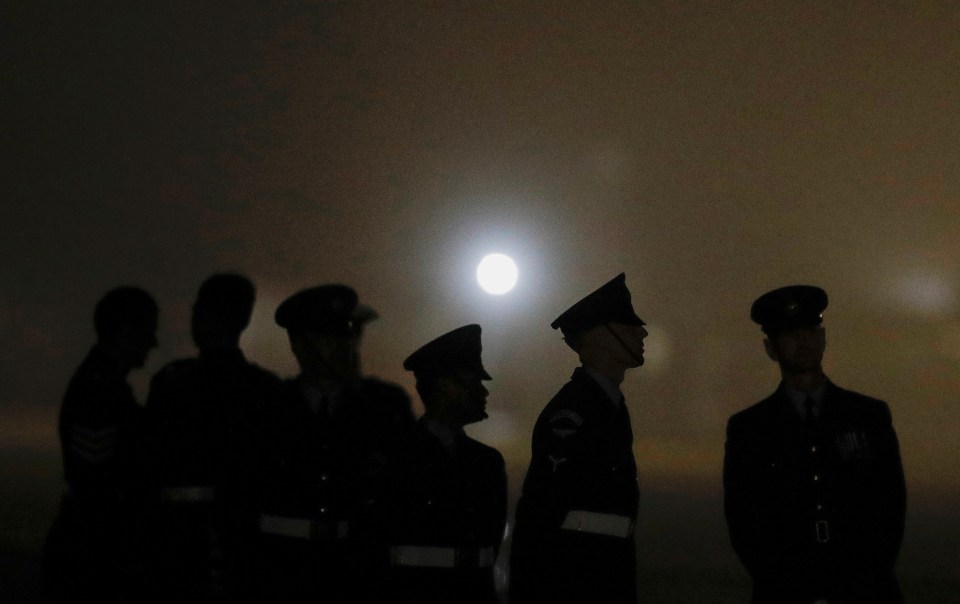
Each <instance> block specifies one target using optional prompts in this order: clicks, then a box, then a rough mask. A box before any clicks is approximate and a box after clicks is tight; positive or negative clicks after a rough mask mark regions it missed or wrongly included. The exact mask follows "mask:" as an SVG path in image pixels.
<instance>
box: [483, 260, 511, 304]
mask: <svg viewBox="0 0 960 604" xmlns="http://www.w3.org/2000/svg"><path fill="white" fill-rule="evenodd" d="M517 276H518V273H517V265H516V264H514V262H513V260H512V259H511V258H510V256H507V255H504V254H489V255H487V256H484V257H483V260H481V261H480V264H479V265H478V266H477V283H479V284H480V287H482V288H483V291H485V292H487V293H488V294H493V295H495V296H500V295H503V294H505V293H507V292H508V291H510V290H511V289H513V286H515V285H516V284H517Z"/></svg>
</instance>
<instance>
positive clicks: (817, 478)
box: [813, 474, 820, 482]
mask: <svg viewBox="0 0 960 604" xmlns="http://www.w3.org/2000/svg"><path fill="white" fill-rule="evenodd" d="M819 480H820V475H819V474H814V475H813V481H814V482H818V481H819Z"/></svg>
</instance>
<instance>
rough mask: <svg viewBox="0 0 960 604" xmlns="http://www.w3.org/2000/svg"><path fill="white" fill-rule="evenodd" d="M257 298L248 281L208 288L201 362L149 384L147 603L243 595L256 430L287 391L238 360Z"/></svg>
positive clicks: (225, 277)
mask: <svg viewBox="0 0 960 604" xmlns="http://www.w3.org/2000/svg"><path fill="white" fill-rule="evenodd" d="M255 293H256V292H255V289H254V286H253V283H251V282H250V280H249V279H247V278H246V277H244V276H241V275H236V274H215V275H212V276H211V277H209V278H207V279H206V280H205V281H204V282H203V283H202V284H201V285H200V289H199V291H198V292H197V298H196V301H195V302H194V305H193V312H192V316H191V323H190V325H191V335H192V337H193V341H194V343H195V344H196V346H197V348H198V350H199V355H198V356H197V357H196V358H190V359H181V360H177V361H173V362H171V363H169V364H167V365H166V366H164V367H163V368H162V369H161V370H160V371H159V372H158V373H157V375H156V376H154V378H153V380H152V382H151V385H150V394H149V396H148V397H147V404H146V407H145V410H144V434H145V438H144V441H145V444H144V454H143V458H144V459H143V470H144V471H145V472H146V474H147V482H148V485H149V489H148V492H147V505H146V514H145V517H144V521H143V522H142V526H141V528H140V530H139V531H138V532H139V534H140V540H141V544H140V547H141V549H142V551H143V552H144V556H145V564H144V569H143V576H144V586H143V593H142V594H141V599H142V600H143V601H144V602H169V601H171V600H174V601H179V600H187V601H190V602H218V601H235V600H236V598H237V597H238V594H237V592H242V591H243V587H242V585H243V583H244V576H243V575H244V573H243V572H242V571H241V570H240V568H239V567H238V564H239V563H240V561H241V560H242V559H243V558H244V554H243V551H244V547H245V546H246V545H247V542H248V539H247V538H246V536H247V535H249V527H248V526H247V525H248V524H250V520H249V518H248V517H247V515H245V514H244V513H243V511H244V510H245V509H246V508H247V507H248V504H247V499H248V493H246V492H245V490H244V487H245V485H247V483H248V482H249V477H248V476H247V475H246V474H247V472H249V468H248V467H247V463H246V462H247V461H248V459H247V458H248V455H249V443H250V441H251V432H252V430H254V429H255V427H254V426H252V425H251V420H252V418H254V417H256V416H257V415H258V414H259V413H261V409H262V408H263V407H265V406H266V405H268V404H270V403H271V402H273V401H275V400H276V399H277V397H278V395H279V389H280V380H279V378H277V377H276V376H275V375H273V374H272V373H270V372H269V371H267V370H265V369H261V368H260V367H258V366H257V365H255V364H253V363H250V362H249V361H247V359H246V358H245V357H244V354H243V351H241V350H240V336H241V334H242V333H243V331H244V330H245V329H246V327H247V325H248V324H249V322H250V315H251V313H252V311H253V304H254V299H255Z"/></svg>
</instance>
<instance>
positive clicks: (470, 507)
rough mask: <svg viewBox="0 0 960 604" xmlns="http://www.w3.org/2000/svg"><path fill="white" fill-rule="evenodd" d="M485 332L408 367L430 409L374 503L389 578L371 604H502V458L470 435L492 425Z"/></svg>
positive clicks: (435, 346) (450, 340)
mask: <svg viewBox="0 0 960 604" xmlns="http://www.w3.org/2000/svg"><path fill="white" fill-rule="evenodd" d="M480 331H481V329H480V326H479V325H466V326H464V327H461V328H459V329H455V330H453V331H451V332H448V333H446V334H444V335H442V336H440V337H438V338H436V339H434V340H432V341H430V342H428V343H427V344H424V345H423V346H421V347H420V348H419V349H417V351H416V352H414V353H413V354H411V355H410V356H409V357H408V358H407V359H406V360H405V361H404V363H403V367H404V369H406V370H407V371H412V372H413V374H414V376H415V377H416V380H417V386H416V387H417V392H418V393H419V395H420V399H421V400H422V401H423V406H424V409H425V412H424V415H423V417H421V418H420V420H419V422H418V424H417V426H416V429H414V430H413V431H412V432H411V433H410V434H409V436H408V438H406V439H405V440H404V443H403V446H402V447H401V448H400V451H399V453H398V455H397V458H396V459H395V460H394V462H393V463H392V464H391V466H392V468H391V471H390V472H389V477H390V478H389V480H388V482H387V485H388V486H387V488H386V490H385V492H384V494H383V496H382V497H381V498H380V499H379V500H378V502H377V510H376V512H375V517H376V522H377V525H376V532H377V535H378V537H379V539H381V540H382V541H383V542H384V543H385V544H386V547H385V550H386V551H385V553H386V560H385V563H386V565H387V567H388V568H387V570H386V572H385V576H384V579H385V580H384V581H383V583H382V584H381V585H378V588H379V589H378V592H379V593H378V596H377V597H375V598H373V599H372V601H376V602H397V603H398V604H445V603H449V602H457V603H460V604H496V602H497V593H496V587H495V585H494V575H493V566H494V562H495V561H496V558H497V554H498V553H499V551H500V542H501V540H502V539H503V532H504V527H505V525H506V514H507V509H506V507H507V477H506V472H505V469H504V461H503V456H501V455H500V453H499V452H498V451H497V450H496V449H494V448H492V447H488V446H486V445H484V444H482V443H480V442H478V441H476V440H474V439H472V438H470V437H469V436H467V435H466V433H465V432H464V430H463V428H464V426H467V425H469V424H474V423H477V422H480V421H483V420H484V419H486V417H487V414H486V411H485V409H486V400H487V395H488V394H489V393H488V391H487V388H486V387H485V386H484V384H483V382H484V381H486V380H490V379H491V377H490V374H488V373H487V371H486V369H484V367H483V362H482V360H481V342H480Z"/></svg>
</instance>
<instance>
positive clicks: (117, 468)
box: [41, 287, 158, 603]
mask: <svg viewBox="0 0 960 604" xmlns="http://www.w3.org/2000/svg"><path fill="white" fill-rule="evenodd" d="M157 315H158V310H157V304H156V302H155V301H154V299H153V297H152V296H150V294H148V293H147V292H145V291H144V290H142V289H140V288H137V287H119V288H116V289H113V290H110V291H109V292H107V294H106V295H105V296H104V297H103V298H102V299H101V300H100V301H99V302H98V303H97V306H96V309H95V310H94V316H93V323H94V327H95V330H96V334H97V343H96V345H95V346H94V347H93V349H92V350H91V351H90V352H89V354H88V355H87V357H86V359H84V361H83V363H82V364H81V365H80V367H79V368H78V369H77V371H76V373H75V374H74V375H73V378H72V379H71V380H70V384H69V386H68V387H67V392H66V394H65V395H64V397H63V405H62V406H61V408H60V419H59V429H58V433H59V436H60V446H61V448H62V451H63V473H64V478H65V479H66V483H67V490H66V493H65V495H64V497H63V501H62V504H61V507H60V511H59V514H58V516H57V518H56V520H55V521H54V524H53V527H52V528H51V530H50V534H49V535H48V537H47V541H46V543H45V545H44V551H43V560H42V571H41V572H42V577H41V580H42V583H43V592H44V596H45V597H46V598H47V600H48V601H52V602H111V603H113V602H120V601H123V600H124V599H125V598H126V597H128V595H129V589H130V588H131V585H130V579H131V577H130V576H129V575H130V572H131V568H130V565H129V564H128V554H129V552H130V541H129V537H130V529H131V523H132V521H133V517H134V515H135V514H136V513H137V510H138V508H139V504H140V499H141V485H140V481H139V479H138V477H137V476H136V473H135V450H136V446H137V441H138V440H139V438H140V434H141V419H142V417H141V416H142V409H141V408H140V405H139V404H138V403H137V400H136V398H135V397H134V394H133V391H132V390H131V388H130V385H129V384H128V383H127V376H128V374H129V373H130V371H132V370H133V369H138V368H141V367H143V365H144V363H145V362H146V360H147V355H148V354H149V352H150V350H152V349H153V348H155V347H156V346H157V338H156V331H157Z"/></svg>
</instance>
